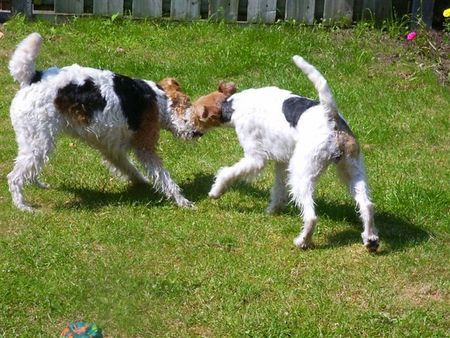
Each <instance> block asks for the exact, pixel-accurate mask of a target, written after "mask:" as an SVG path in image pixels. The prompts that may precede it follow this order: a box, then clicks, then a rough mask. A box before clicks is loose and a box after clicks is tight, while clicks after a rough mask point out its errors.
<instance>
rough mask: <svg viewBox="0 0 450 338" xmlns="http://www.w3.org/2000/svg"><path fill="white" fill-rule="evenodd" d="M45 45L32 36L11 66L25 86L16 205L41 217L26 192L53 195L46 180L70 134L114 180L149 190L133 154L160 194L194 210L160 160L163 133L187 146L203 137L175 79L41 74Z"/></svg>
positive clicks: (18, 118)
mask: <svg viewBox="0 0 450 338" xmlns="http://www.w3.org/2000/svg"><path fill="white" fill-rule="evenodd" d="M42 41H43V39H42V37H41V36H40V35H39V34H38V33H32V34H30V35H29V36H28V37H26V38H25V39H24V40H23V41H22V42H21V43H20V44H19V45H18V46H17V48H16V50H15V52H14V53H13V55H12V57H11V59H10V62H9V70H10V73H11V75H12V77H13V78H14V79H15V80H16V81H17V82H19V83H20V90H19V91H18V92H17V93H16V95H15V97H14V99H13V100H12V103H11V108H10V115H11V122H12V126H13V128H14V131H15V134H16V141H17V145H18V155H17V158H16V159H15V164H14V168H13V170H12V171H11V172H10V173H9V174H8V184H9V191H10V192H11V196H12V200H13V203H14V205H15V206H16V207H18V208H19V209H21V210H24V211H33V210H34V209H33V207H32V206H31V205H29V204H28V203H26V201H25V199H24V196H23V188H24V186H25V185H26V184H27V183H36V184H37V185H39V186H40V187H43V188H46V187H48V186H47V185H46V184H45V183H42V182H40V181H39V180H38V176H39V173H40V172H41V170H42V168H43V166H44V164H45V162H47V160H48V157H49V155H50V153H51V152H52V150H53V149H54V147H55V139H56V137H57V136H58V135H59V134H60V133H63V132H64V133H66V134H69V135H71V136H74V137H77V138H80V139H82V140H83V141H85V142H86V143H87V144H89V145H90V146H92V147H93V148H96V149H98V150H99V151H100V153H101V154H102V156H103V157H104V160H105V162H106V163H107V164H108V165H109V167H110V169H112V171H113V172H114V173H116V174H119V175H121V176H122V177H123V178H125V179H127V180H129V181H131V182H132V183H133V184H142V183H148V179H147V178H146V177H145V176H143V175H142V174H141V173H140V172H139V171H138V170H137V169H136V167H135V166H134V165H133V164H132V163H131V162H130V160H129V158H128V153H129V151H130V150H133V151H134V153H135V155H136V157H137V159H138V160H139V161H140V163H141V164H142V166H143V168H144V170H145V172H146V174H148V176H150V177H151V179H152V180H153V185H154V187H155V189H156V190H158V191H160V192H162V193H163V194H164V195H165V196H166V197H167V198H169V199H172V200H174V201H175V203H176V204H177V205H179V206H181V207H194V205H193V203H192V202H190V201H189V200H187V199H186V198H185V197H184V196H183V195H182V193H181V189H180V188H179V186H178V185H177V184H176V183H175V182H174V181H173V180H172V178H171V176H170V174H169V172H168V171H167V170H166V169H165V168H164V166H163V164H162V161H161V159H160V157H159V156H158V154H157V153H156V148H157V143H158V139H159V133H160V128H161V127H162V128H164V129H167V130H169V131H171V132H172V133H173V134H174V135H175V136H178V137H181V138H183V139H192V138H195V137H197V136H199V135H200V134H199V133H198V132H197V130H196V128H195V126H194V125H193V124H192V122H191V117H190V115H191V113H192V107H191V102H190V100H189V97H188V96H186V95H185V94H184V93H182V92H181V88H180V86H179V84H178V82H176V80H175V79H171V78H168V79H164V80H162V81H161V84H160V85H159V84H156V83H155V82H152V81H147V80H140V79H132V78H130V77H127V76H124V75H119V74H115V73H113V72H111V71H108V70H99V69H94V68H87V67H81V66H79V65H76V64H74V65H71V66H68V67H64V68H56V67H54V68H49V69H47V70H44V71H38V70H36V65H35V64H36V59H37V56H38V53H39V50H40V47H41V45H42ZM164 87H167V88H168V89H170V90H168V91H167V92H166V91H164Z"/></svg>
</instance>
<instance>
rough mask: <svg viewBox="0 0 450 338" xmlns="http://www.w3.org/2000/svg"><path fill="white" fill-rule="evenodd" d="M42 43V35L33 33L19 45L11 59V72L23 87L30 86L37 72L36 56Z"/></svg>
mask: <svg viewBox="0 0 450 338" xmlns="http://www.w3.org/2000/svg"><path fill="white" fill-rule="evenodd" d="M41 45H42V37H41V35H40V34H39V33H31V34H30V35H28V36H27V37H26V38H25V39H24V40H23V41H22V42H21V43H19V44H18V45H17V48H16V50H15V51H14V54H13V55H12V57H11V60H10V61H9V72H10V73H11V76H12V77H13V78H14V80H16V81H17V82H19V83H20V86H21V87H24V86H28V85H29V84H30V83H31V81H32V79H33V77H34V76H35V74H36V58H37V56H38V53H39V50H40V48H41Z"/></svg>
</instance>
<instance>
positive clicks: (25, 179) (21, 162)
mask: <svg viewBox="0 0 450 338" xmlns="http://www.w3.org/2000/svg"><path fill="white" fill-rule="evenodd" d="M38 131H39V130H35V129H33V132H34V134H33V135H28V136H26V137H25V135H24V134H25V132H24V131H23V130H20V131H19V132H18V131H17V130H16V132H17V133H18V137H17V140H18V145H19V152H18V156H17V158H16V160H15V164H14V168H13V170H12V171H11V172H10V173H9V174H8V185H9V191H10V192H11V196H12V200H13V203H14V205H15V206H16V207H17V208H19V209H21V210H23V211H33V208H32V207H31V206H30V205H28V204H27V203H26V202H25V199H24V197H23V188H24V186H25V185H26V184H27V183H30V182H33V183H37V182H39V181H38V180H37V177H38V175H39V173H40V172H41V170H42V168H43V166H44V164H45V162H46V161H47V160H48V156H49V154H50V152H51V151H52V150H53V148H54V139H53V135H54V133H51V132H45V133H44V132H42V131H41V132H40V133H39V134H38ZM39 183H40V182H39ZM39 183H38V184H39ZM40 185H43V183H40Z"/></svg>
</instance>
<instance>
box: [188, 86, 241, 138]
mask: <svg viewBox="0 0 450 338" xmlns="http://www.w3.org/2000/svg"><path fill="white" fill-rule="evenodd" d="M235 92H236V85H235V84H234V83H233V82H221V83H220V84H219V88H218V89H217V90H216V91H214V92H212V93H209V94H208V95H205V96H202V97H200V98H198V99H197V100H196V101H195V102H194V104H193V106H192V107H193V110H192V120H193V123H194V125H195V127H196V129H197V131H198V132H200V133H205V132H206V131H207V130H208V129H210V128H213V127H217V126H219V125H220V124H221V123H222V122H221V116H222V105H223V103H224V102H225V101H226V100H227V99H228V98H229V97H230V96H231V95H233V94H234V93H235Z"/></svg>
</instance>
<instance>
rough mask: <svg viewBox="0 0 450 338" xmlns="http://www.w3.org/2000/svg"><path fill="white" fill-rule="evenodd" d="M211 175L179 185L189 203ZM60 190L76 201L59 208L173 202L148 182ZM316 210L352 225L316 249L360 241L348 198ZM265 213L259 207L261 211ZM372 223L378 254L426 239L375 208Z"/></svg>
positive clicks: (261, 193)
mask: <svg viewBox="0 0 450 338" xmlns="http://www.w3.org/2000/svg"><path fill="white" fill-rule="evenodd" d="M213 179H214V176H213V175H211V174H207V175H204V174H198V175H196V176H195V177H194V179H193V180H189V181H186V182H184V183H183V184H181V185H180V186H181V189H182V191H183V194H184V196H185V197H186V198H188V199H189V200H191V201H193V202H199V201H201V200H204V199H207V198H208V196H207V195H208V191H209V189H210V188H211V185H212V182H213ZM61 189H62V190H65V191H69V192H71V193H73V194H75V195H76V201H74V202H71V203H69V204H64V205H63V206H61V207H60V208H62V209H70V208H87V209H91V210H92V209H98V208H101V207H104V206H108V205H118V204H129V205H136V204H143V205H146V206H160V205H168V204H170V203H173V202H172V201H168V200H167V199H166V198H164V196H162V195H161V194H160V193H158V192H156V191H155V190H154V189H153V188H152V187H151V186H150V185H143V186H130V187H129V188H128V189H127V190H125V191H118V192H108V191H100V190H93V189H89V188H74V187H69V186H62V187H61ZM230 190H239V191H241V192H242V193H243V194H245V195H248V196H250V197H251V198H255V199H260V200H261V199H262V200H264V202H265V203H268V202H269V196H270V192H269V191H265V190H261V189H258V188H255V187H254V186H252V185H251V184H247V183H243V182H240V183H238V184H235V185H234V186H233V187H232V188H231V189H230ZM257 204H259V203H255V207H254V208H253V207H249V206H248V205H247V206H245V207H243V206H242V205H241V206H240V204H239V201H236V202H235V203H233V204H232V205H226V206H223V207H224V208H225V209H226V210H233V211H238V212H242V213H246V212H255V211H256V210H255V208H257V209H258V211H259V209H260V208H259V207H256V205H257ZM316 204H317V206H316V213H317V216H318V220H319V222H320V218H321V217H328V218H330V219H331V220H333V221H335V222H337V223H339V222H346V223H350V224H352V225H353V227H352V228H350V229H346V230H344V231H340V232H338V233H334V234H332V235H330V236H328V243H325V244H322V245H317V246H316V249H329V248H333V247H340V246H347V245H352V244H355V243H361V244H362V239H361V232H362V225H361V221H360V219H359V217H358V215H357V211H356V208H355V206H354V204H352V200H351V199H350V197H349V199H348V202H345V203H336V202H329V201H326V200H324V199H321V198H317V199H316ZM263 212H265V211H264V210H261V213H263ZM280 213H282V214H288V215H291V216H293V217H295V218H296V221H295V225H294V226H293V229H295V232H296V231H297V230H298V225H299V222H300V219H299V211H298V209H297V208H296V207H294V206H292V205H290V206H288V207H286V208H285V209H284V210H282V211H281V212H280ZM375 224H376V227H377V228H378V231H379V236H380V240H381V250H380V252H379V254H386V253H389V252H392V251H400V250H402V249H405V248H408V247H410V246H414V245H418V244H420V243H422V242H425V241H427V240H428V239H429V238H430V234H429V233H427V232H426V231H425V230H423V229H422V228H421V227H420V226H418V225H415V224H413V223H411V222H409V221H407V220H406V219H404V218H402V217H399V216H397V215H394V214H392V213H389V212H384V211H382V210H375Z"/></svg>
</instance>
